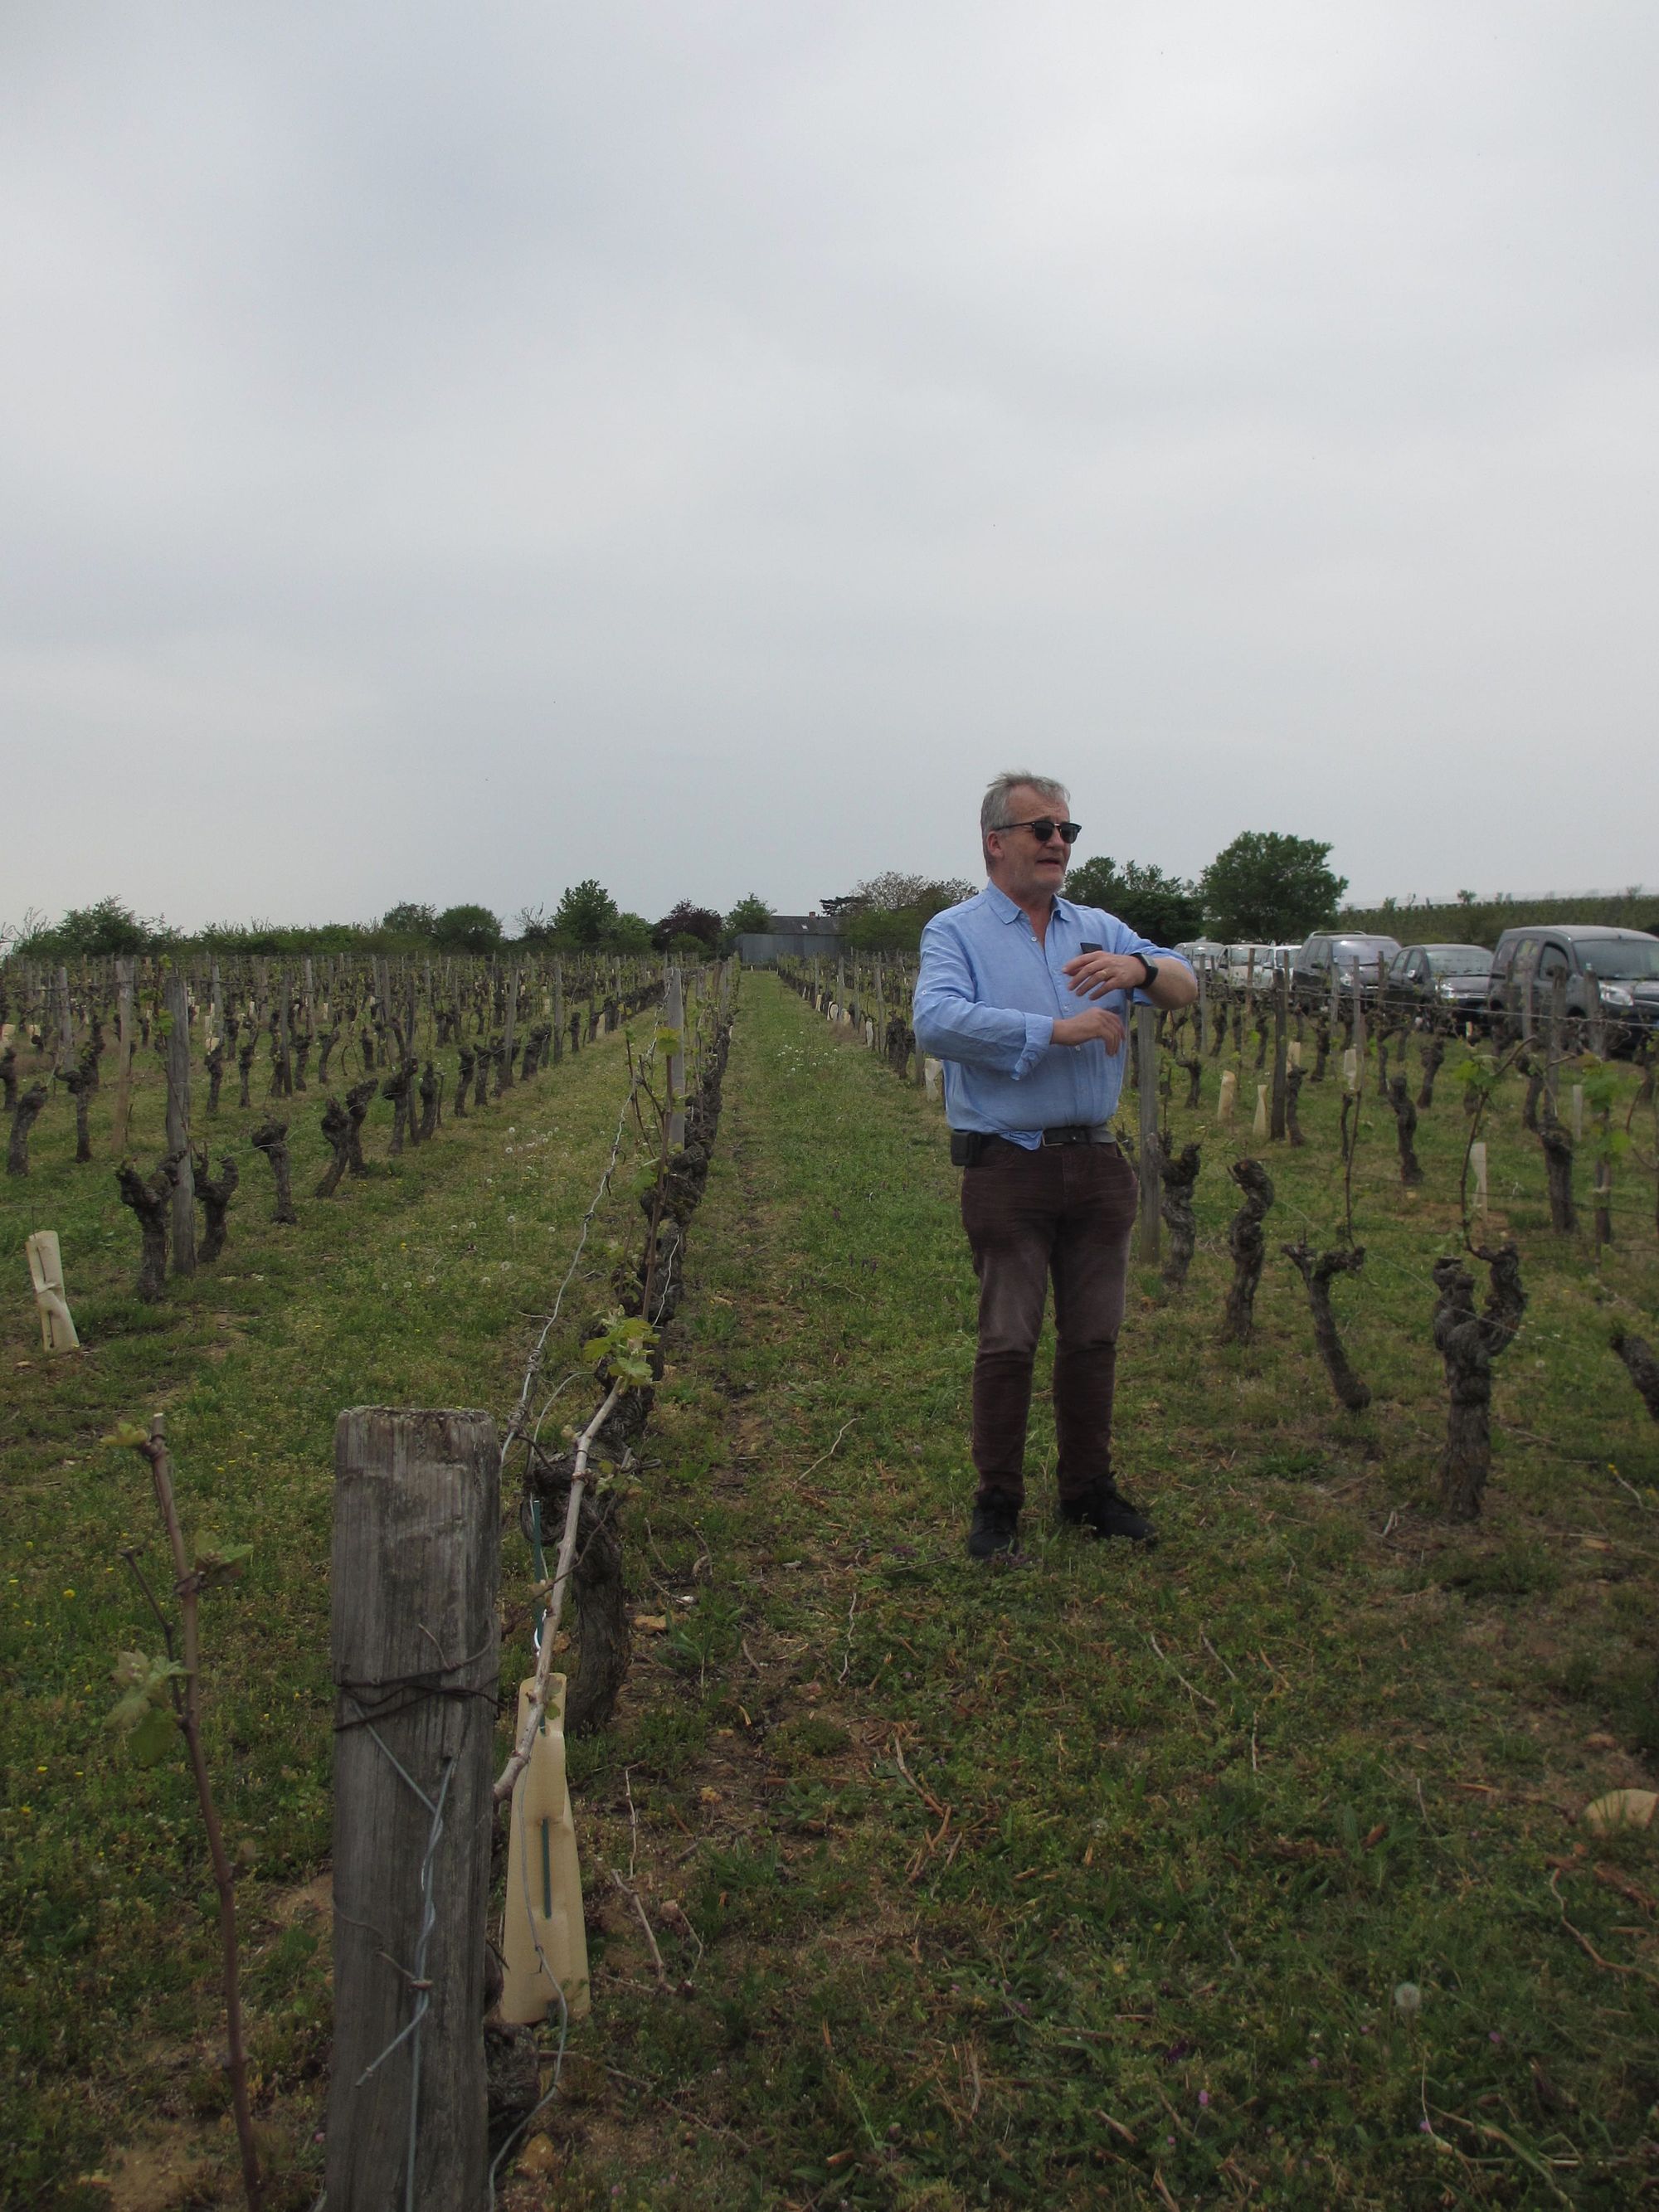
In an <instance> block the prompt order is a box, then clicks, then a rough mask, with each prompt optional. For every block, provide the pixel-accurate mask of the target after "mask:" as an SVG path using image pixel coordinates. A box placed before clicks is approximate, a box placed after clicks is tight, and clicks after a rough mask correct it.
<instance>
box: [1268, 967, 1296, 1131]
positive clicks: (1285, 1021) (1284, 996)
mask: <svg viewBox="0 0 1659 2212" xmlns="http://www.w3.org/2000/svg"><path fill="white" fill-rule="evenodd" d="M1290 1015H1291V971H1290V969H1288V968H1287V967H1286V966H1285V963H1284V962H1283V961H1282V960H1281V961H1279V963H1278V964H1277V967H1276V968H1275V970H1274V974H1273V1116H1272V1123H1271V1134H1272V1136H1273V1140H1274V1142H1275V1143H1276V1144H1283V1143H1284V1141H1285V1074H1286V1070H1287V1067H1288V1065H1289V1061H1288V1057H1287V1055H1288V1049H1289V1047H1288V1036H1289V1030H1290Z"/></svg>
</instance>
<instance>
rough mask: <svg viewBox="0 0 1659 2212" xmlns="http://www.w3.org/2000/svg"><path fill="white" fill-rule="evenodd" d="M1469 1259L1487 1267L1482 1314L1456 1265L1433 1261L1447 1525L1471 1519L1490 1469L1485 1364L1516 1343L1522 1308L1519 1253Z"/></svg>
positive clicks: (1480, 1253) (1502, 1251) (1507, 1249)
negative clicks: (1442, 1380)
mask: <svg viewBox="0 0 1659 2212" xmlns="http://www.w3.org/2000/svg"><path fill="white" fill-rule="evenodd" d="M1475 1256H1476V1257H1477V1258H1478V1259H1482V1260H1485V1261H1486V1262H1487V1263H1488V1265H1489V1267H1490V1268H1491V1271H1492V1272H1491V1279H1490V1283H1489V1285H1488V1288H1487V1291H1486V1308H1485V1310H1484V1311H1483V1312H1481V1313H1476V1311H1475V1310H1474V1277H1473V1276H1472V1275H1471V1274H1470V1273H1469V1271H1468V1268H1467V1267H1465V1266H1464V1265H1463V1263H1462V1261H1461V1260H1456V1259H1446V1260H1437V1261H1435V1263H1434V1284H1435V1289H1436V1291H1437V1292H1438V1293H1439V1301H1440V1302H1439V1304H1438V1305H1437V1307H1436V1308H1435V1315H1434V1341H1435V1348H1436V1350H1437V1352H1439V1354H1440V1356H1441V1358H1442V1360H1443V1362H1444V1364H1445V1370H1446V1392H1447V1396H1448V1399H1449V1407H1448V1411H1447V1416H1446V1441H1445V1444H1444V1446H1443V1449H1442V1450H1441V1454H1440V1502H1441V1505H1442V1507H1443V1510H1444V1511H1445V1512H1446V1513H1447V1514H1448V1515H1449V1517H1450V1518H1451V1519H1452V1520H1454V1521H1474V1520H1475V1519H1477V1518H1478V1517H1479V1516H1480V1500H1481V1497H1482V1494H1483V1492H1485V1490H1486V1477H1487V1475H1488V1474H1490V1473H1491V1470H1492V1361H1493V1360H1494V1359H1495V1358H1497V1357H1498V1354H1499V1353H1500V1352H1506V1351H1507V1350H1508V1349H1509V1346H1510V1345H1511V1344H1512V1343H1513V1342H1514V1340H1515V1333H1516V1330H1517V1329H1518V1328H1520V1326H1521V1316H1522V1314H1523V1313H1524V1312H1525V1311H1526V1310H1527V1298H1526V1293H1525V1291H1523V1290H1522V1287H1521V1254H1520V1250H1519V1248H1518V1247H1517V1246H1516V1245H1514V1244H1503V1245H1500V1246H1499V1247H1498V1250H1497V1251H1495V1252H1489V1251H1487V1250H1486V1249H1484V1248H1477V1250H1476V1255H1475Z"/></svg>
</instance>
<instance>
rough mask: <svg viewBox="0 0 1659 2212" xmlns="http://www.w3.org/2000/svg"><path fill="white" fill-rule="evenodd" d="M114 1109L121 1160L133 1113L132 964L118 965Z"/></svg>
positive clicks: (113, 1146)
mask: <svg viewBox="0 0 1659 2212" xmlns="http://www.w3.org/2000/svg"><path fill="white" fill-rule="evenodd" d="M115 984H116V999H115V1034H116V1039H117V1042H116V1059H115V1107H114V1111H113V1115H112V1130H111V1136H110V1150H111V1151H112V1152H113V1153H114V1155H115V1157H116V1158H117V1159H119V1158H121V1157H122V1155H123V1154H124V1153H125V1151H126V1148H127V1121H128V1119H129V1117H130V1115H131V1112H132V1028H133V1023H132V961H131V957H122V958H120V959H118V960H117V962H116V963H115Z"/></svg>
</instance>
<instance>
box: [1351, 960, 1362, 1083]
mask: <svg viewBox="0 0 1659 2212" xmlns="http://www.w3.org/2000/svg"><path fill="white" fill-rule="evenodd" d="M1348 975H1349V977H1350V980H1351V981H1352V985H1353V1049H1354V1066H1355V1067H1356V1068H1357V1069H1358V1081H1357V1082H1356V1084H1355V1085H1354V1088H1355V1089H1356V1090H1357V1091H1363V1090H1364V1087H1365V994H1364V988H1363V987H1362V986H1361V983H1360V981H1359V963H1358V961H1357V960H1356V961H1355V963H1354V964H1353V966H1352V968H1350V969H1349V970H1348Z"/></svg>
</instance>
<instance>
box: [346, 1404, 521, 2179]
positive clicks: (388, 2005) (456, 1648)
mask: <svg viewBox="0 0 1659 2212" xmlns="http://www.w3.org/2000/svg"><path fill="white" fill-rule="evenodd" d="M499 1462H500V1444H499V1440H498V1438H497V1436H496V1431H495V1423H494V1421H493V1420H491V1419H490V1418H489V1415H488V1414H487V1413H428V1412H419V1411H400V1410H398V1409H397V1408H395V1407H386V1406H359V1407H354V1408H353V1409H352V1410H351V1411H349V1413H342V1414H341V1415H340V1417H339V1419H338V1421H337V1424H336V1425H335V1431H334V1551H333V1574H332V1583H331V1588H332V1594H333V1605H332V1626H331V1650H332V1661H333V1675H334V1683H335V1692H336V1698H335V1720H334V1724H335V1730H336V1733H335V1737H334V2062H333V2075H332V2082H331V2088H330V2092H329V2107H328V2166H327V2177H326V2179H327V2196H328V2204H329V2212H401V2209H402V2207H403V2206H404V2203H405V2202H406V2201H407V2202H408V2203H410V2204H412V2205H413V2206H415V2207H416V2212H483V2204H484V2203H485V2199H486V2197H487V2194H488V2179H487V2173H486V2166H487V2159H488V2113H487V2110H486V2089H485V2081H484V2042H483V2015H484V1952H485V1920H486V1914H487V1911H488V1905H489V1847H490V1835H491V1830H492V1826H493V1821H492V1819H491V1808H492V1803H493V1800H492V1797H491V1758H490V1752H491V1744H492V1738H493V1735H494V1731H495V1691H496V1676H497V1674H498V1672H499V1669H500V1664H501V1641H500V1632H499V1629H498V1626H497V1620H496V1611H495V1603H496V1588H497V1583H498V1580H499V1571H500V1560H501V1532H500V1528H499V1525H498V1524H499V1519H500V1489H501V1485H500V1476H499ZM377 1739H378V1741H377ZM394 1762H395V1763H394ZM399 1769H401V1770H402V1771H401V1772H400V1771H399ZM411 2160H412V2164H413V2177H414V2186H413V2190H412V2192H410V2194H409V2195H408V2197H407V2198H406V2197H405V2187H406V2182H407V2179H408V2176H409V2172H410V2162H411Z"/></svg>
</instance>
